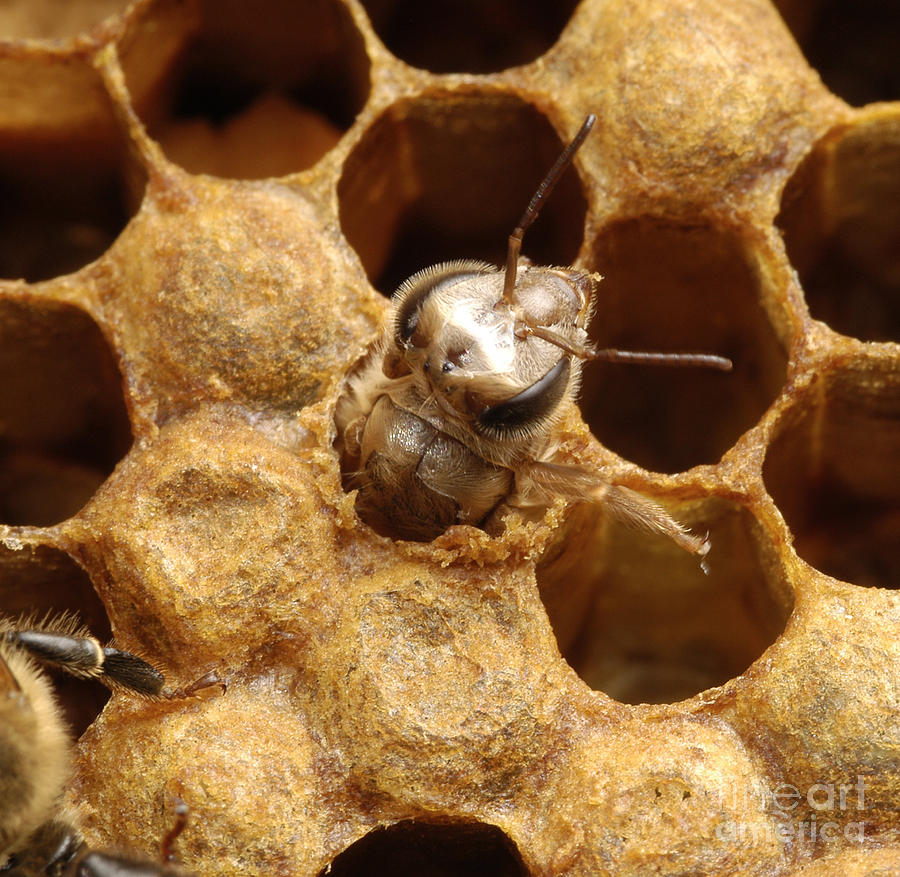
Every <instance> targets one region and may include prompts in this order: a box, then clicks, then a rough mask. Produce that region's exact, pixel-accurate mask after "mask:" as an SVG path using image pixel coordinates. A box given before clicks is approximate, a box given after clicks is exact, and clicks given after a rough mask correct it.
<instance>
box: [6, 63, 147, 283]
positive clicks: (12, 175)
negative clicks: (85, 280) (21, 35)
mask: <svg viewBox="0 0 900 877" xmlns="http://www.w3.org/2000/svg"><path fill="white" fill-rule="evenodd" d="M0 120H2V121H0V278H10V279H18V278H22V279H24V280H27V281H29V282H35V281H39V280H46V279H48V278H51V277H55V276H57V275H60V274H68V273H70V272H72V271H76V270H78V269H79V268H82V267H83V266H84V265H87V264H88V263H89V262H92V261H94V260H95V259H97V258H98V257H99V256H101V255H102V254H103V253H104V252H105V251H106V250H107V248H108V247H109V246H110V244H111V243H112V242H113V241H114V240H115V238H116V236H117V235H118V234H119V233H120V232H121V231H122V229H123V228H124V227H125V225H126V224H127V222H128V220H129V218H130V217H131V215H132V214H133V213H134V212H135V211H136V209H137V207H138V205H139V204H140V199H141V195H142V192H143V186H144V178H143V174H142V173H141V172H140V170H139V169H138V168H137V167H136V165H134V163H133V162H131V161H130V160H129V158H128V156H127V151H126V143H125V137H124V134H123V132H122V131H121V130H120V129H119V128H118V127H117V124H116V121H115V117H114V114H113V109H112V104H111V102H110V100H109V97H108V96H107V94H106V92H105V91H104V90H103V85H102V82H101V79H100V76H99V75H98V73H97V72H96V70H95V69H94V68H93V67H92V66H91V65H90V63H89V62H88V61H87V60H86V59H85V58H83V57H81V56H67V55H66V54H65V53H62V52H60V53H56V52H51V51H49V50H47V51H46V53H45V54H43V55H39V56H38V57H34V56H28V55H24V56H23V54H22V53H21V52H18V51H14V50H13V49H12V48H7V49H6V50H3V49H2V48H0Z"/></svg>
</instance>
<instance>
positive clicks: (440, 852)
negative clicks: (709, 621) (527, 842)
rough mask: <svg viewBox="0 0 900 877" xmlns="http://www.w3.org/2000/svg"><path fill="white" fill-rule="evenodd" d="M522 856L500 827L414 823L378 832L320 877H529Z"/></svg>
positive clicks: (419, 821) (351, 847) (334, 862)
mask: <svg viewBox="0 0 900 877" xmlns="http://www.w3.org/2000/svg"><path fill="white" fill-rule="evenodd" d="M528 873H529V872H528V870H527V869H526V867H525V865H524V863H523V862H522V858H521V856H520V855H519V853H518V851H517V850H516V848H515V845H514V844H513V843H512V841H510V840H509V838H508V837H507V836H506V835H505V834H504V833H503V832H502V831H501V830H500V829H499V828H497V827H496V826H494V825H488V824H485V823H480V822H463V821H455V822H451V821H447V822H426V821H425V820H418V819H415V820H414V819H409V820H405V821H403V822H396V823H394V824H393V825H389V826H387V827H380V828H376V829H373V830H372V831H370V832H369V833H368V834H367V835H365V836H364V837H362V838H361V839H360V840H358V841H356V843H354V844H352V845H351V846H349V847H348V848H347V849H346V850H344V851H343V852H342V853H341V854H340V855H338V856H337V857H336V858H335V859H334V860H333V861H332V862H330V863H329V864H328V866H327V867H326V868H325V870H324V871H322V872H321V873H320V877H326V875H328V877H364V875H365V877H382V875H385V877H386V875H391V877H526V875H527V874H528Z"/></svg>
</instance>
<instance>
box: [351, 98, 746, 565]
mask: <svg viewBox="0 0 900 877" xmlns="http://www.w3.org/2000/svg"><path fill="white" fill-rule="evenodd" d="M594 122H595V117H594V116H593V115H591V116H588V117H587V119H586V120H585V122H584V124H583V125H582V127H581V129H580V130H579V132H578V134H577V135H576V136H575V138H574V139H573V140H572V142H571V143H570V144H569V145H568V146H567V147H566V149H565V150H563V152H562V154H561V155H560V156H559V158H558V159H557V161H556V163H555V164H554V166H553V167H552V168H551V170H550V172H549V173H548V174H547V176H546V177H545V179H544V180H543V182H542V183H541V185H540V186H539V187H538V189H537V191H536V192H535V194H534V196H533V198H532V199H531V202H530V203H529V205H528V207H527V209H526V211H525V213H524V214H523V216H522V218H521V220H520V221H519V223H518V225H517V226H516V228H515V229H514V231H513V233H512V234H511V235H510V238H509V246H508V251H507V260H506V265H505V267H503V268H500V267H497V266H494V265H490V264H486V263H483V262H475V261H466V260H463V261H454V262H446V263H443V264H440V265H435V266H432V267H430V268H426V269H424V270H423V271H420V272H419V273H417V274H415V275H413V276H412V277H410V278H409V279H408V280H406V281H405V282H404V283H403V284H401V286H400V287H399V288H398V289H397V291H396V292H395V293H394V295H393V297H392V316H391V320H390V323H389V325H388V327H387V329H386V331H385V332H384V335H383V337H382V338H381V339H380V341H379V342H378V343H377V344H376V345H375V346H374V348H373V349H372V350H371V351H370V353H369V354H368V355H367V356H366V357H365V358H364V360H363V362H362V364H361V365H360V367H359V368H358V369H357V370H356V371H355V372H354V373H353V374H351V375H350V377H349V378H348V380H347V382H346V386H345V390H344V393H343V394H342V396H341V398H340V399H339V401H338V404H337V408H336V412H335V424H336V427H337V447H338V450H339V453H340V454H341V461H342V468H343V471H344V477H345V486H346V487H347V488H348V489H355V490H357V491H358V493H357V501H356V507H357V511H358V513H359V514H360V516H361V517H362V519H363V520H365V521H366V522H367V523H368V524H369V525H370V526H372V527H373V528H374V529H375V530H377V531H378V532H380V533H382V534H383V535H390V536H393V537H395V538H401V539H410V540H415V541H427V540H430V539H433V538H435V537H436V536H438V535H439V534H440V533H442V532H443V531H444V530H446V529H447V528H448V527H449V526H451V525H453V524H471V525H474V526H480V527H484V528H485V529H489V530H493V529H495V528H496V525H497V522H498V521H499V520H500V519H501V518H502V516H503V514H505V513H506V512H507V511H508V510H509V509H511V508H519V509H535V508H537V509H541V508H546V507H547V506H549V505H550V504H551V503H552V502H553V501H554V500H555V498H556V497H562V498H564V499H566V500H572V501H577V502H594V503H598V504H600V505H602V506H603V507H604V508H605V509H606V510H607V511H608V512H609V513H610V514H612V515H613V516H615V517H617V518H620V519H624V520H625V521H627V522H630V523H632V524H634V525H635V526H638V527H642V528H644V529H646V530H649V531H651V532H654V533H658V534H660V535H663V536H667V537H669V538H671V539H673V540H674V541H675V542H676V543H677V544H678V545H680V546H681V547H682V548H684V549H686V550H687V551H690V552H692V553H694V554H697V555H700V556H703V555H705V554H706V552H707V551H708V550H709V544H708V541H707V540H706V539H705V538H703V537H699V536H696V535H694V534H692V533H690V532H689V531H688V530H687V529H686V528H685V527H684V526H682V525H681V524H680V523H679V522H678V521H676V520H675V519H673V518H672V517H671V516H670V515H669V514H668V512H666V511H665V510H664V509H663V508H662V506H660V505H658V504H656V503H654V502H652V501H651V500H649V499H647V498H645V497H642V496H640V495H639V494H637V493H635V492H634V491H632V490H630V489H629V488H626V487H624V486H620V485H615V484H611V483H608V482H606V481H604V480H603V479H602V478H601V477H600V476H599V475H598V474H597V473H595V472H591V471H589V470H587V469H585V468H582V467H580V466H577V465H574V464H571V463H567V462H562V461H561V460H559V459H558V446H557V443H556V441H555V440H554V437H553V428H554V425H555V424H556V423H557V422H558V421H559V419H560V418H561V417H562V415H563V412H564V410H565V405H564V403H566V402H569V401H572V400H574V399H575V397H576V395H577V392H578V388H579V382H580V378H581V369H582V365H583V363H585V362H588V361H605V362H631V363H638V364H644V365H674V366H701V367H709V368H715V369H719V370H722V371H727V370H729V369H730V368H731V362H730V361H729V360H727V359H725V358H723V357H720V356H715V355H712V354H703V353H654V352H637V351H622V350H617V349H607V350H595V349H594V348H593V347H592V345H591V344H590V340H589V337H588V331H587V330H588V325H589V323H590V319H591V316H592V313H593V307H594V300H595V291H596V288H597V285H598V284H599V282H600V280H601V278H600V276H599V275H597V274H592V273H588V272H584V271H580V270H578V269H576V268H570V267H542V266H536V265H533V264H531V263H530V262H529V261H528V260H527V259H524V258H521V257H520V252H521V246H522V241H523V238H524V235H525V231H526V230H527V229H528V227H529V226H530V225H531V223H532V222H533V221H534V220H535V218H536V217H537V215H538V212H539V209H540V206H541V204H542V202H543V201H544V199H545V198H546V197H547V196H548V195H549V193H550V192H551V191H552V189H553V187H554V186H555V185H556V182H557V181H558V180H559V178H560V177H561V175H562V173H563V172H564V171H565V169H566V168H567V167H568V166H569V165H570V164H571V163H572V159H573V157H574V155H575V153H576V152H577V150H578V149H579V148H580V147H581V144H582V143H583V142H584V140H585V138H586V137H587V135H588V133H589V132H590V130H591V128H592V126H593V125H594Z"/></svg>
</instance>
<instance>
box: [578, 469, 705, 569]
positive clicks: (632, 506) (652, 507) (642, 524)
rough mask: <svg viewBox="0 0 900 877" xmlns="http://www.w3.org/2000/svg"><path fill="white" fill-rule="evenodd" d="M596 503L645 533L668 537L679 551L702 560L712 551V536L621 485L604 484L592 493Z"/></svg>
mask: <svg viewBox="0 0 900 877" xmlns="http://www.w3.org/2000/svg"><path fill="white" fill-rule="evenodd" d="M591 498H592V499H593V501H594V502H598V503H600V504H601V505H602V506H603V507H604V508H605V509H607V510H608V511H609V513H610V514H611V515H612V516H613V517H615V518H618V519H619V520H620V521H623V522H624V523H626V524H630V525H632V526H634V527H637V528H639V529H641V530H645V531H647V532H649V533H658V534H659V535H660V536H667V537H668V538H669V539H671V540H672V541H673V542H674V543H675V544H676V545H677V546H678V547H679V548H683V549H684V550H685V551H688V552H690V553H691V554H696V555H697V556H698V557H704V556H705V555H706V554H707V553H708V552H709V535H705V536H697V535H695V534H694V533H691V531H690V530H688V529H687V527H685V526H684V524H681V523H679V522H678V521H676V520H675V518H673V517H672V516H671V515H670V514H669V513H668V512H667V511H666V510H665V509H664V508H663V507H662V506H661V505H659V504H658V503H655V502H653V500H651V499H647V497H645V496H641V495H640V494H639V493H636V492H635V491H633V490H630V489H629V488H627V487H622V486H621V485H618V484H600V485H598V486H596V487H595V488H594V490H593V491H592V492H591Z"/></svg>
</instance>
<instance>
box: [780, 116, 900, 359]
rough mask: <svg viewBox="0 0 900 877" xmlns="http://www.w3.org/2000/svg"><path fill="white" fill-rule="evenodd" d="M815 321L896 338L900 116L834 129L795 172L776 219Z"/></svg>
mask: <svg viewBox="0 0 900 877" xmlns="http://www.w3.org/2000/svg"><path fill="white" fill-rule="evenodd" d="M777 223H778V225H779V226H780V227H781V229H782V231H783V234H784V241H785V245H786V247H787V251H788V256H789V257H790V259H791V262H792V264H793V265H794V267H795V268H796V269H797V272H798V274H799V276H800V282H801V284H802V285H803V291H804V294H805V297H806V301H807V304H808V306H809V310H810V313H811V314H812V316H813V317H815V318H816V319H819V320H822V321H824V322H826V323H827V324H828V325H829V326H831V328H832V329H834V330H835V331H837V332H842V333H843V334H845V335H852V336H854V337H856V338H860V339H862V340H863V341H900V111H898V109H897V108H896V107H881V108H878V107H876V108H872V109H870V110H866V111H863V112H861V113H860V114H858V116H857V119H856V121H855V122H854V123H852V124H848V125H842V126H840V127H838V128H835V129H833V130H832V131H830V132H829V133H828V134H826V136H825V137H823V138H822V139H821V140H820V141H819V142H818V143H817V144H816V145H815V147H814V148H813V150H812V151H811V152H810V154H809V155H808V156H807V158H806V159H805V160H804V162H803V163H802V164H801V165H800V167H799V168H798V169H797V171H796V172H795V173H794V175H793V177H792V178H791V180H790V182H789V183H788V185H787V187H786V188H785V191H784V195H783V197H782V203H781V212H780V214H779V216H778V219H777Z"/></svg>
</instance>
